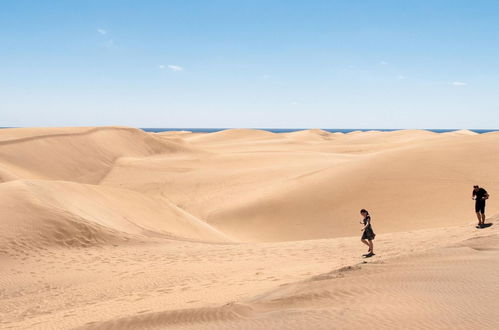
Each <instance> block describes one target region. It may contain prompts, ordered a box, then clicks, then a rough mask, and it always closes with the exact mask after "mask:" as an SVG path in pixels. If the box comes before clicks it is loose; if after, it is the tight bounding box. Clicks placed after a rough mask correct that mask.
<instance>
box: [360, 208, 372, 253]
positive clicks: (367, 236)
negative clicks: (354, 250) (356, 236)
mask: <svg viewBox="0 0 499 330" xmlns="http://www.w3.org/2000/svg"><path fill="white" fill-rule="evenodd" d="M360 214H361V215H362V216H363V217H364V219H362V221H361V222H360V223H361V224H362V225H364V227H363V228H362V229H361V230H360V231H362V237H361V239H360V240H361V242H362V243H364V244H365V245H367V246H368V247H369V250H368V251H367V254H363V255H362V256H363V257H365V258H369V257H372V256H373V255H374V246H373V240H374V237H375V236H376V234H375V233H374V231H373V228H372V227H371V216H370V215H369V212H367V210H365V209H362V210H360Z"/></svg>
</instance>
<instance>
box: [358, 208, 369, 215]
mask: <svg viewBox="0 0 499 330" xmlns="http://www.w3.org/2000/svg"><path fill="white" fill-rule="evenodd" d="M360 213H365V214H367V215H369V212H367V210H366V209H362V210H360Z"/></svg>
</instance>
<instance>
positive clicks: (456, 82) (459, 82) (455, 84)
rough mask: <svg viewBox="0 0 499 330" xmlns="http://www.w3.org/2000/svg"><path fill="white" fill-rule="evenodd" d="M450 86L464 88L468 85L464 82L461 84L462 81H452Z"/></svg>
mask: <svg viewBox="0 0 499 330" xmlns="http://www.w3.org/2000/svg"><path fill="white" fill-rule="evenodd" d="M452 85H454V86H466V85H468V84H467V83H465V82H462V81H454V82H452Z"/></svg>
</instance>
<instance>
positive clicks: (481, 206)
mask: <svg viewBox="0 0 499 330" xmlns="http://www.w3.org/2000/svg"><path fill="white" fill-rule="evenodd" d="M475 212H476V213H485V201H484V200H480V201H479V200H477V201H476V202H475Z"/></svg>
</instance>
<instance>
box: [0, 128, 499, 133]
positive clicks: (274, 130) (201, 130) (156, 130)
mask: <svg viewBox="0 0 499 330" xmlns="http://www.w3.org/2000/svg"><path fill="white" fill-rule="evenodd" d="M2 128H15V127H0V129H2ZM140 129H141V130H144V131H146V132H153V133H159V132H173V131H189V132H195V133H214V132H220V131H223V130H226V129H231V128H230V127H224V128H186V127H164V128H157V127H141V128H140ZM252 129H259V130H263V131H268V132H272V133H290V132H296V131H303V130H306V129H310V128H252ZM321 129H322V130H324V131H327V132H331V133H336V132H341V133H350V132H354V131H364V132H366V131H382V132H393V131H399V130H402V129H407V128H321ZM418 129H422V130H426V131H430V132H435V133H445V132H453V131H458V130H460V129H461V128H444V129H435V128H418ZM468 130H470V131H472V132H475V133H479V134H482V133H490V132H497V131H499V129H497V128H496V129H474V128H468Z"/></svg>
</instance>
